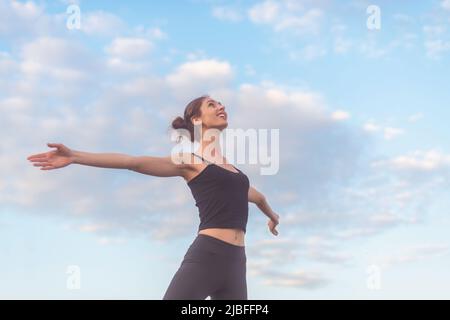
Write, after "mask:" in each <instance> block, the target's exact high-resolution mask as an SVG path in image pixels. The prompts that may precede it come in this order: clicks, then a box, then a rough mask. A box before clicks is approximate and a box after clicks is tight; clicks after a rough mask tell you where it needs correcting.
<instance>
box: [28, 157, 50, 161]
mask: <svg viewBox="0 0 450 320" xmlns="http://www.w3.org/2000/svg"><path fill="white" fill-rule="evenodd" d="M28 160H30V161H31V162H42V161H45V160H47V158H45V157H41V158H32V159H28Z"/></svg>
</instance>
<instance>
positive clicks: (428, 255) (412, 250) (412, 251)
mask: <svg viewBox="0 0 450 320" xmlns="http://www.w3.org/2000/svg"><path fill="white" fill-rule="evenodd" d="M449 252H450V246H449V245H448V244H421V245H416V246H412V247H409V248H403V249H401V250H400V251H399V252H396V253H395V254H392V255H385V256H382V257H377V258H373V259H375V260H374V261H378V264H379V265H380V266H382V267H383V268H389V267H393V266H397V265H403V264H406V263H413V262H417V261H424V260H429V259H432V258H436V257H443V256H447V255H448V254H449Z"/></svg>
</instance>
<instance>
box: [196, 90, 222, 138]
mask: <svg viewBox="0 0 450 320" xmlns="http://www.w3.org/2000/svg"><path fill="white" fill-rule="evenodd" d="M200 108H201V111H202V116H201V118H200V119H201V121H202V124H203V127H204V128H205V129H209V128H215V129H219V130H223V129H225V128H226V127H227V126H228V121H227V118H228V115H227V113H226V112H225V106H223V105H222V103H220V102H219V101H215V100H214V99H212V98H210V97H207V98H205V99H204V100H203V102H202V106H201V107H200ZM194 121H195V120H194Z"/></svg>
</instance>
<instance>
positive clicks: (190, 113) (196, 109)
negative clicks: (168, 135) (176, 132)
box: [172, 95, 209, 142]
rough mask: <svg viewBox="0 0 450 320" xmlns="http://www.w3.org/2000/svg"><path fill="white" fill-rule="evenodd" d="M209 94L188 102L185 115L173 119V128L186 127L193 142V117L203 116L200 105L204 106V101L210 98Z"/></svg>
mask: <svg viewBox="0 0 450 320" xmlns="http://www.w3.org/2000/svg"><path fill="white" fill-rule="evenodd" d="M208 97H209V95H203V96H201V97H198V98H196V99H194V100H192V101H191V102H189V103H188V105H187V106H186V108H185V109H184V116H183V117H180V116H178V117H176V118H175V119H174V120H173V121H172V128H173V129H186V130H188V131H189V134H190V139H191V142H194V139H195V137H194V124H193V123H192V121H191V117H194V116H195V117H199V116H201V114H202V113H201V110H200V107H201V106H202V102H203V100H204V99H205V98H208Z"/></svg>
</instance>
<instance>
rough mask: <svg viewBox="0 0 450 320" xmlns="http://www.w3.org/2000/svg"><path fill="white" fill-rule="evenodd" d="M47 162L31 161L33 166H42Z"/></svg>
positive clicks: (46, 164)
mask: <svg viewBox="0 0 450 320" xmlns="http://www.w3.org/2000/svg"><path fill="white" fill-rule="evenodd" d="M48 165H49V163H48V162H37V163H33V166H35V167H42V166H48Z"/></svg>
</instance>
